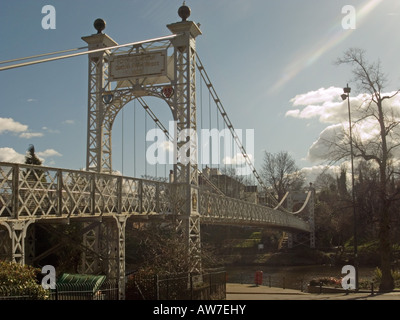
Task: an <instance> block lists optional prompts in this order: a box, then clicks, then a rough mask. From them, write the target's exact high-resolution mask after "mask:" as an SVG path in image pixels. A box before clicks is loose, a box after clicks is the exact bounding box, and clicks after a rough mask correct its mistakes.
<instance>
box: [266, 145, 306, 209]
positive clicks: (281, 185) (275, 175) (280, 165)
mask: <svg viewBox="0 0 400 320" xmlns="http://www.w3.org/2000/svg"><path fill="white" fill-rule="evenodd" d="M261 174H262V176H263V178H264V179H265V181H266V182H267V185H270V186H271V187H272V188H273V190H274V192H275V193H276V194H277V196H278V199H277V200H278V201H280V200H282V198H283V197H284V196H285V194H286V192H288V191H289V190H290V189H293V190H298V189H300V188H301V187H302V186H303V184H304V180H305V178H304V174H303V173H301V172H300V171H299V168H298V167H297V166H296V162H295V161H294V159H293V157H292V156H291V155H290V154H289V153H288V152H287V151H281V152H278V153H276V154H272V153H269V152H265V155H264V163H263V167H262V173H261Z"/></svg>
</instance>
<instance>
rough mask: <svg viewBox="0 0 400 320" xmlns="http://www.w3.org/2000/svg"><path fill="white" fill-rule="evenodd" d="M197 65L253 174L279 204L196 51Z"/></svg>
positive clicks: (269, 196) (270, 197)
mask: <svg viewBox="0 0 400 320" xmlns="http://www.w3.org/2000/svg"><path fill="white" fill-rule="evenodd" d="M196 66H197V69H198V70H199V71H200V74H201V77H202V78H203V80H204V82H205V83H206V85H207V87H208V90H209V92H210V94H211V96H212V97H213V99H214V102H215V104H216V105H217V108H218V110H219V112H220V114H221V116H222V118H223V119H224V122H225V123H226V125H227V127H228V129H229V131H230V132H231V135H232V136H233V138H234V140H235V143H236V145H237V146H238V147H239V150H240V152H241V153H242V155H243V158H244V159H245V161H246V163H247V165H248V166H249V167H250V170H251V171H252V173H253V175H254V176H255V178H256V179H257V181H258V183H259V184H260V186H261V187H263V188H264V190H265V192H266V194H267V196H268V198H269V199H270V200H272V202H273V203H274V205H276V204H278V200H277V199H276V198H275V197H274V196H273V195H272V194H271V193H270V192H269V190H268V188H267V186H266V185H265V184H264V182H263V181H262V179H261V177H260V175H259V174H258V172H257V170H256V168H255V167H254V165H253V163H252V161H251V159H250V157H249V156H248V155H247V152H246V150H245V148H244V147H243V144H242V142H241V141H240V139H239V137H238V135H237V133H236V132H235V129H234V128H233V125H232V122H231V121H230V119H229V117H228V114H227V113H226V111H225V108H224V106H223V105H222V103H221V100H220V99H219V97H218V95H217V92H216V91H215V89H214V86H213V85H212V83H211V81H210V78H209V77H208V74H207V72H206V70H205V68H204V66H203V64H202V62H201V59H200V57H199V55H198V54H197V53H196Z"/></svg>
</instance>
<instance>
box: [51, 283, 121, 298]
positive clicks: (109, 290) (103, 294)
mask: <svg viewBox="0 0 400 320" xmlns="http://www.w3.org/2000/svg"><path fill="white" fill-rule="evenodd" d="M49 300H118V284H117V282H115V281H105V282H104V283H103V284H102V285H101V287H100V288H98V289H93V286H92V285H90V284H86V283H62V284H57V285H56V289H55V290H51V292H50V295H49Z"/></svg>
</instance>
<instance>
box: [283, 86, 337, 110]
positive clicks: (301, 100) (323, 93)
mask: <svg viewBox="0 0 400 320" xmlns="http://www.w3.org/2000/svg"><path fill="white" fill-rule="evenodd" d="M342 93H343V89H341V88H335V87H330V88H328V89H325V88H320V89H318V90H317V91H310V92H307V93H305V94H300V95H297V96H295V97H294V98H293V99H292V100H290V102H292V104H293V106H306V105H310V104H321V103H322V104H323V103H325V102H326V101H335V100H338V98H340V95H341V94H342Z"/></svg>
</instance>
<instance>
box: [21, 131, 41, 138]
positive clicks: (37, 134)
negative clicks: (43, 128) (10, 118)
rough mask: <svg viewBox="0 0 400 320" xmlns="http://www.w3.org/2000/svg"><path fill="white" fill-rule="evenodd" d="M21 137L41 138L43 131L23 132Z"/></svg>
mask: <svg viewBox="0 0 400 320" xmlns="http://www.w3.org/2000/svg"><path fill="white" fill-rule="evenodd" d="M19 137H20V138H24V139H31V138H40V137H43V133H41V132H23V133H21V134H20V135H19Z"/></svg>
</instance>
